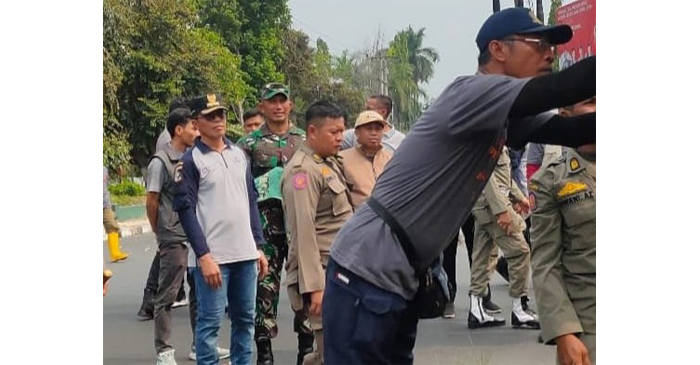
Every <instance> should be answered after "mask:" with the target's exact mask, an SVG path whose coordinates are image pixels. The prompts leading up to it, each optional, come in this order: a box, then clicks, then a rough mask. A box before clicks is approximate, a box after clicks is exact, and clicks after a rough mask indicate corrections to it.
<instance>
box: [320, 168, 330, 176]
mask: <svg viewBox="0 0 700 365" xmlns="http://www.w3.org/2000/svg"><path fill="white" fill-rule="evenodd" d="M330 174H331V169H329V168H328V166H323V167H321V175H323V177H326V176H328V175H330Z"/></svg>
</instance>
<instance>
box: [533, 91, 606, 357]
mask: <svg viewBox="0 0 700 365" xmlns="http://www.w3.org/2000/svg"><path fill="white" fill-rule="evenodd" d="M591 111H592V112H595V97H594V98H592V99H590V100H587V101H584V102H582V103H578V104H575V105H574V106H573V108H565V109H564V110H563V111H562V113H561V114H562V115H567V114H570V115H581V114H583V113H587V112H591ZM595 175H596V173H595V144H589V145H585V146H581V147H579V148H578V149H576V150H573V149H569V148H567V149H565V150H564V154H563V155H562V156H560V157H559V158H558V159H557V160H555V161H553V162H550V163H549V164H548V165H546V166H545V167H543V168H542V169H540V170H539V171H538V172H537V173H535V175H534V176H533V177H532V180H531V182H530V186H529V188H530V203H531V206H532V218H531V219H532V231H531V236H532V281H533V284H534V287H535V297H536V298H537V307H538V309H539V312H540V313H541V314H542V338H543V340H544V342H545V343H547V344H554V343H556V345H557V360H558V363H561V364H584V365H587V364H595V352H596V351H595V332H596V330H595V327H596V326H595V311H596V298H595V275H596V268H595V266H596V265H595V252H596V247H595V231H596V229H595V226H596V217H595V195H596V178H595Z"/></svg>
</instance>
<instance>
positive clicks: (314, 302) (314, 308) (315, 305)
mask: <svg viewBox="0 0 700 365" xmlns="http://www.w3.org/2000/svg"><path fill="white" fill-rule="evenodd" d="M309 296H310V297H311V304H310V305H309V314H310V315H314V316H320V315H321V305H322V304H323V290H319V291H315V292H312V293H311V294H310V295H309Z"/></svg>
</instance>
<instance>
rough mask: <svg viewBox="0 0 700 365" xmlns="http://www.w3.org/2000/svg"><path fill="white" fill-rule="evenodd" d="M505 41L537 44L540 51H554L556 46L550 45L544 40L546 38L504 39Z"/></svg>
mask: <svg viewBox="0 0 700 365" xmlns="http://www.w3.org/2000/svg"><path fill="white" fill-rule="evenodd" d="M502 40H503V41H520V42H525V43H532V44H537V48H539V50H540V51H542V52H544V51H548V50H551V51H554V46H553V45H552V44H551V43H549V40H547V39H544V38H504V39H502Z"/></svg>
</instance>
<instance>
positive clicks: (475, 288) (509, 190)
mask: <svg viewBox="0 0 700 365" xmlns="http://www.w3.org/2000/svg"><path fill="white" fill-rule="evenodd" d="M524 199H525V196H524V195H523V193H522V192H521V191H520V189H518V187H517V185H516V184H515V182H513V179H511V176H510V158H509V157H508V151H507V149H506V148H504V149H503V151H502V153H501V155H500V156H499V158H498V163H497V165H496V169H495V170H494V171H493V174H492V175H491V177H490V179H489V182H488V184H486V187H485V188H484V191H483V192H482V193H481V196H480V197H479V199H478V200H477V202H476V204H475V205H474V208H473V209H472V213H473V214H474V251H473V253H472V269H471V276H472V280H471V288H470V292H471V293H472V294H474V295H477V296H479V297H485V296H486V293H487V288H486V286H487V285H488V283H489V278H490V275H491V273H492V272H493V269H494V265H493V263H494V262H495V261H494V260H493V257H492V256H493V254H494V251H493V249H494V245H496V246H498V247H499V248H500V249H501V251H503V255H504V256H505V258H506V259H507V260H508V271H509V276H510V291H509V294H510V297H511V298H519V297H522V296H524V295H526V294H527V279H528V276H529V273H530V248H529V247H528V245H527V242H526V241H525V237H524V236H523V231H524V230H525V221H524V220H523V218H522V217H521V216H520V215H519V214H518V213H516V212H515V210H513V205H512V203H513V202H517V201H520V200H524ZM503 212H508V213H509V214H510V218H511V220H512V226H511V232H510V234H508V233H506V231H504V230H503V228H501V227H500V226H499V225H498V223H497V221H496V220H497V215H498V214H500V213H503Z"/></svg>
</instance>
